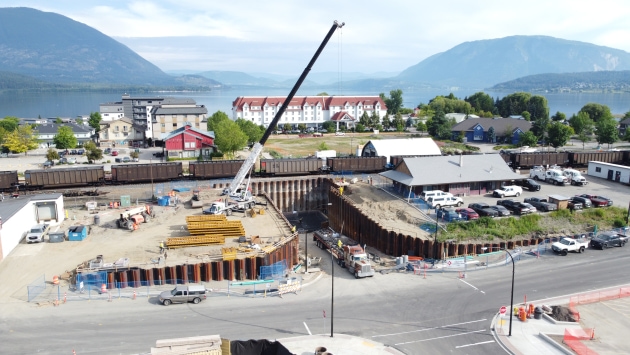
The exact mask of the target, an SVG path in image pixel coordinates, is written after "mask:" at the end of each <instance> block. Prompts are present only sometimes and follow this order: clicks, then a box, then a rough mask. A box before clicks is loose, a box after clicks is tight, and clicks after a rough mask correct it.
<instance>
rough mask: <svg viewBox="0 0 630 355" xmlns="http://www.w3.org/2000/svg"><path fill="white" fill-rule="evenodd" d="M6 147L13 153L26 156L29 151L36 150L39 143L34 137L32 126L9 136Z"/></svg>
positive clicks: (23, 127)
mask: <svg viewBox="0 0 630 355" xmlns="http://www.w3.org/2000/svg"><path fill="white" fill-rule="evenodd" d="M4 145H5V147H7V149H9V150H10V151H12V152H15V153H24V154H25V155H26V154H27V153H28V151H29V150H32V149H36V148H37V147H38V146H39V143H38V141H37V138H36V137H35V136H34V135H33V129H32V128H31V126H29V125H24V126H19V127H18V128H17V129H16V130H15V131H13V132H10V133H9V134H7V137H6V139H5V143H4Z"/></svg>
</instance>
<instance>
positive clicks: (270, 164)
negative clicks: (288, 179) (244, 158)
mask: <svg viewBox="0 0 630 355" xmlns="http://www.w3.org/2000/svg"><path fill="white" fill-rule="evenodd" d="M330 159H332V158H328V161H330ZM323 166H324V161H323V160H322V159H316V158H304V159H260V171H259V174H260V175H261V176H282V175H303V174H318V173H319V172H321V170H322V167H323Z"/></svg>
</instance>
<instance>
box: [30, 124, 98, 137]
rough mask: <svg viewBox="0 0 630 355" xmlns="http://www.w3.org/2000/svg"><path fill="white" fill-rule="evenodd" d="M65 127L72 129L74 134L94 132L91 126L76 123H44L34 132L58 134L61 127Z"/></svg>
mask: <svg viewBox="0 0 630 355" xmlns="http://www.w3.org/2000/svg"><path fill="white" fill-rule="evenodd" d="M63 126H66V127H70V129H72V132H73V133H90V132H92V131H93V130H94V128H92V127H90V126H79V125H78V124H76V123H60V124H58V123H44V124H39V125H37V127H35V128H34V129H33V131H37V132H38V133H39V134H57V133H58V130H59V127H63Z"/></svg>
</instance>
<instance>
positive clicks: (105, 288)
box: [101, 284, 107, 293]
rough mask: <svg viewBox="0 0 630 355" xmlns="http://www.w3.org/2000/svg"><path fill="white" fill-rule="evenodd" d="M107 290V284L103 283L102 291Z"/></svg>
mask: <svg viewBox="0 0 630 355" xmlns="http://www.w3.org/2000/svg"><path fill="white" fill-rule="evenodd" d="M105 292H107V285H105V284H102V285H101V293H105Z"/></svg>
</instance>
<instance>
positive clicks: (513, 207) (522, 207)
mask: <svg viewBox="0 0 630 355" xmlns="http://www.w3.org/2000/svg"><path fill="white" fill-rule="evenodd" d="M497 205H501V206H503V207H505V208H507V209H508V210H510V211H512V213H514V214H519V215H523V214H528V213H532V212H533V211H532V210H530V208H529V207H528V206H527V205H526V204H524V203H523V202H519V201H516V200H498V201H497Z"/></svg>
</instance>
